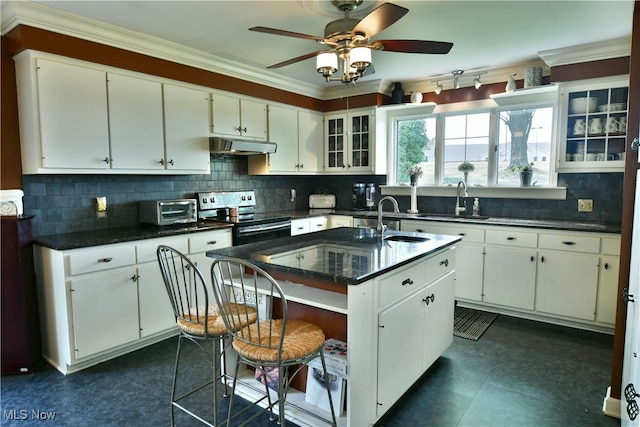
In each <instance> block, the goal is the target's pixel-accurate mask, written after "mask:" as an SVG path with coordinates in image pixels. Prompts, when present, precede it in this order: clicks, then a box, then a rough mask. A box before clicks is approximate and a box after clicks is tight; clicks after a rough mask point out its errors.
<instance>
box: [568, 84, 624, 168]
mask: <svg viewBox="0 0 640 427" xmlns="http://www.w3.org/2000/svg"><path fill="white" fill-rule="evenodd" d="M628 98H629V80H628V77H625V78H624V79H617V80H615V79H610V78H607V79H595V80H593V81H585V82H583V83H581V84H575V85H574V84H571V85H566V86H563V88H562V110H561V114H562V116H563V119H564V120H563V121H562V122H563V123H564V126H563V128H562V129H561V136H560V138H561V139H560V145H559V147H560V153H559V167H558V170H559V171H560V172H606V171H611V172H613V171H622V170H624V157H625V141H626V137H627V105H628Z"/></svg>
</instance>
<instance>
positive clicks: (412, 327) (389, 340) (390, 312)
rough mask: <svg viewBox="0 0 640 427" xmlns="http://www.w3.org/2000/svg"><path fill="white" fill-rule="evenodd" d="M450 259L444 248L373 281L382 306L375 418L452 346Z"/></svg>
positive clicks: (452, 274) (452, 275)
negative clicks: (425, 258) (438, 252)
mask: <svg viewBox="0 0 640 427" xmlns="http://www.w3.org/2000/svg"><path fill="white" fill-rule="evenodd" d="M456 255H457V254H456V249H449V250H445V251H444V252H442V253H440V254H437V255H435V256H434V257H432V258H429V259H428V260H427V261H425V262H422V263H414V264H410V265H409V266H408V267H405V268H402V269H399V270H398V271H397V272H395V273H393V274H391V275H390V276H388V277H386V278H384V279H383V280H380V281H379V283H378V286H379V292H380V305H381V306H382V307H384V308H383V309H382V310H381V311H380V312H379V314H378V384H377V402H376V403H377V414H378V416H381V415H383V414H384V413H385V412H387V411H388V410H389V408H390V407H391V406H392V405H393V403H395V402H396V401H397V400H398V399H399V398H400V397H401V396H402V395H403V394H404V393H405V392H406V390H407V389H408V388H409V387H410V386H411V385H412V384H413V383H414V382H415V381H416V380H417V379H418V378H419V377H420V376H421V375H422V374H423V373H424V372H425V371H426V370H427V369H428V368H429V366H431V364H433V362H435V361H436V359H437V358H438V357H440V355H441V354H442V353H443V352H444V350H446V349H447V347H449V345H451V343H452V342H453V308H454V297H453V292H454V291H453V288H454V281H455V279H454V278H455V271H454V270H455V265H456V262H455V259H456ZM398 298H400V299H399V300H398ZM394 301H395V302H394ZM389 303H391V304H389ZM395 366H401V367H402V369H393V367H395Z"/></svg>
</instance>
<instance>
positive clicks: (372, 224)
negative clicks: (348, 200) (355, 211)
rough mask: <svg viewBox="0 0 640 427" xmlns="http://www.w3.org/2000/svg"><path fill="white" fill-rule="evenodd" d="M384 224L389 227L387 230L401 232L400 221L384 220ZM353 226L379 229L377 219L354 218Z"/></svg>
mask: <svg viewBox="0 0 640 427" xmlns="http://www.w3.org/2000/svg"><path fill="white" fill-rule="evenodd" d="M382 223H383V224H384V225H386V226H387V230H395V231H400V220H397V219H383V220H382ZM353 226H354V227H356V228H373V229H374V230H375V229H376V228H377V227H378V219H377V218H353Z"/></svg>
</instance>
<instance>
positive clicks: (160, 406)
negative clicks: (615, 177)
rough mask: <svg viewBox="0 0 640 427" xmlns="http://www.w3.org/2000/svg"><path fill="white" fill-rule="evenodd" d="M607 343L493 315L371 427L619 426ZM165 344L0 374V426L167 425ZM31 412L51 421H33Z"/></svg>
mask: <svg viewBox="0 0 640 427" xmlns="http://www.w3.org/2000/svg"><path fill="white" fill-rule="evenodd" d="M612 343H613V338H612V337H611V336H609V335H603V334H596V333H590V332H584V331H579V330H575V329H569V328H564V327H559V326H555V325H547V324H544V323H538V322H532V321H527V320H522V319H515V318H511V317H507V316H499V317H498V319H496V321H495V322H494V323H493V325H491V327H490V328H489V330H488V331H487V332H486V333H485V334H484V335H483V336H482V338H481V339H480V340H479V341H470V340H465V339H462V338H455V339H454V343H453V345H452V346H451V347H450V348H449V349H448V350H447V351H446V352H445V354H444V355H443V357H441V358H440V359H439V360H438V361H437V362H436V363H435V364H434V366H432V368H431V369H429V371H428V372H427V373H426V374H425V375H424V376H423V377H422V378H421V379H420V380H419V381H418V383H416V384H415V385H414V387H413V388H412V389H411V390H410V391H409V392H408V393H407V394H406V395H405V396H404V397H403V398H402V399H401V401H400V402H399V403H398V404H397V405H396V406H395V407H394V408H393V409H392V410H391V411H390V412H389V413H388V414H387V415H386V416H385V417H384V418H383V419H382V420H380V422H379V423H378V425H379V426H384V427H396V426H397V427H405V426H518V427H520V426H532V427H538V426H545V427H547V426H562V427H565V426H576V427H578V426H579V427H586V426H594V427H595V426H598V427H600V426H619V425H620V422H619V420H617V419H613V418H609V417H607V416H604V415H602V414H601V407H602V400H603V398H604V395H605V393H606V388H607V386H608V385H609V381H610V378H609V375H610V366H611V356H612V351H611V348H612ZM175 345H176V340H175V339H169V340H166V341H163V342H161V343H158V344H156V345H153V346H150V347H148V348H145V349H142V350H139V351H136V352H134V353H131V354H128V355H126V356H123V357H119V358H117V359H114V360H112V361H109V362H106V363H102V364H100V365H98V366H95V367H93V368H89V369H86V370H84V371H82V372H78V373H75V374H72V375H69V376H66V377H65V376H63V375H62V374H60V373H58V372H57V371H55V370H54V369H53V368H51V367H49V366H46V367H44V368H42V369H41V370H40V371H38V372H37V373H36V374H35V375H22V376H3V377H2V384H1V392H2V394H1V396H0V398H1V406H2V417H1V418H0V424H1V425H3V426H5V425H6V426H27V425H49V426H167V425H169V417H168V416H169V406H168V404H167V402H168V394H169V391H170V387H171V375H172V365H173V358H174V355H175ZM186 357H194V355H190V354H187V356H186ZM193 360H194V363H193V364H194V372H195V371H199V372H202V371H201V370H199V369H204V368H202V367H198V366H196V365H197V363H195V361H196V360H200V359H199V358H195V359H193ZM192 375H196V374H195V373H193V374H192ZM185 377H186V378H188V377H189V373H186V375H185ZM21 411H24V412H21ZM37 411H40V414H41V415H42V416H46V415H47V414H48V413H54V414H55V418H54V419H53V420H48V421H40V420H37V419H36V414H37ZM23 415H24V416H25V418H26V420H18V419H14V420H11V419H10V418H11V417H12V416H13V418H22V416H23ZM177 421H178V425H180V426H193V425H197V423H194V422H193V421H192V420H189V419H186V418H185V417H183V416H179V417H178V419H177ZM268 425H271V426H275V425H276V424H275V423H270V422H269V420H268V417H267V416H265V417H260V418H259V419H258V420H257V421H256V422H255V423H252V426H268ZM287 425H289V424H287ZM358 427H359V426H358Z"/></svg>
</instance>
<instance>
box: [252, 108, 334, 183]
mask: <svg viewBox="0 0 640 427" xmlns="http://www.w3.org/2000/svg"><path fill="white" fill-rule="evenodd" d="M322 120H323V116H322V114H320V113H316V112H313V111H306V110H296V109H294V108H292V107H286V106H280V105H269V141H271V142H275V143H276V144H277V146H278V147H277V150H276V152H275V153H273V154H269V155H257V156H250V157H249V173H250V174H252V175H264V174H268V173H281V174H294V173H303V174H319V173H322V152H323V146H322Z"/></svg>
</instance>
